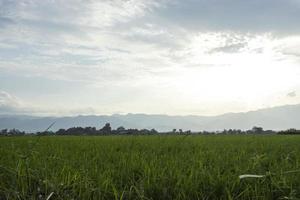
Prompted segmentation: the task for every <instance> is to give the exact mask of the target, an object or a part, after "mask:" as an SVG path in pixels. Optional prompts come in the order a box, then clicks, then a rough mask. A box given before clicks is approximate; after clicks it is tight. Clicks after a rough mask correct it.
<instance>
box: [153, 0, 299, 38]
mask: <svg viewBox="0 0 300 200" xmlns="http://www.w3.org/2000/svg"><path fill="white" fill-rule="evenodd" d="M157 14H158V16H159V17H160V21H161V22H162V23H172V24H173V23H174V24H177V26H180V27H184V28H187V29H190V30H197V31H199V30H200V31H218V30H220V31H223V30H231V31H242V32H279V33H288V34H294V33H299V32H300V20H299V19H300V3H299V1H298V0H251V1H244V0H222V1H220V0H185V1H180V0H178V1H176V2H174V1H171V3H170V5H169V6H166V7H165V8H164V9H161V10H160V11H159V12H158V13H157Z"/></svg>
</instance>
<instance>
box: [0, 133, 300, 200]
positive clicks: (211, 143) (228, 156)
mask: <svg viewBox="0 0 300 200" xmlns="http://www.w3.org/2000/svg"><path fill="white" fill-rule="evenodd" d="M299 144H300V137H298V136H278V135H274V136H103V137H93V136H85V137H84V136H79V137H76V136H74V137H71V136H66V137H63V136H62V137H59V136H56V137H30V136H27V137H26V136H25V137H1V138H0V199H47V198H48V199H297V198H300V171H299V170H300V145H299ZM244 174H251V175H262V176H259V177H256V178H255V177H248V178H247V177H246V178H243V179H240V178H239V176H240V175H244Z"/></svg>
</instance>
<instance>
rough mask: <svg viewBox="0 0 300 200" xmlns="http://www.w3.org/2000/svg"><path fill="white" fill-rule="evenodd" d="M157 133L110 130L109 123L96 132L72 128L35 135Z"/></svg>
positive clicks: (153, 132) (136, 130)
mask: <svg viewBox="0 0 300 200" xmlns="http://www.w3.org/2000/svg"><path fill="white" fill-rule="evenodd" d="M157 133H158V132H157V131H156V130H155V129H151V130H148V129H141V130H139V129H125V128H124V127H123V126H120V127H118V128H117V129H112V128H111V126H110V123H106V124H105V125H104V126H103V127H102V128H101V129H98V130H97V129H96V128H95V127H85V128H82V127H72V128H69V129H59V130H58V131H56V132H52V131H44V132H38V133H37V135H142V134H143V135H150V134H157Z"/></svg>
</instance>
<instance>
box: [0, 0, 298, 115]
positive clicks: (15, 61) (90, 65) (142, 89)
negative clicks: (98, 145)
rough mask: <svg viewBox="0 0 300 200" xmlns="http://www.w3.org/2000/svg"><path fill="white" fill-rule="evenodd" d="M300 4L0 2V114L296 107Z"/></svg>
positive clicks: (261, 0) (293, 0) (268, 0)
mask: <svg viewBox="0 0 300 200" xmlns="http://www.w3.org/2000/svg"><path fill="white" fill-rule="evenodd" d="M299 19H300V0H251V1H245V0H43V1H41V0H0V114H30V115H46V116H47V115H55V116H62V115H90V114H93V115H102V114H117V113H118V114H125V113H147V114H168V115H219V114H223V113H227V112H246V111H249V110H257V109H261V108H268V107H274V106H281V105H287V104H298V103H300V20H299Z"/></svg>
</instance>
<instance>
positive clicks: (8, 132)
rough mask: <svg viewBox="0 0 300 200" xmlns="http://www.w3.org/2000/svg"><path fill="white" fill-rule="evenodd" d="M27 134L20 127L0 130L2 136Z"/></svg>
mask: <svg viewBox="0 0 300 200" xmlns="http://www.w3.org/2000/svg"><path fill="white" fill-rule="evenodd" d="M22 135H25V132H24V131H20V130H18V129H10V130H8V129H3V130H1V131H0V136H22Z"/></svg>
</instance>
